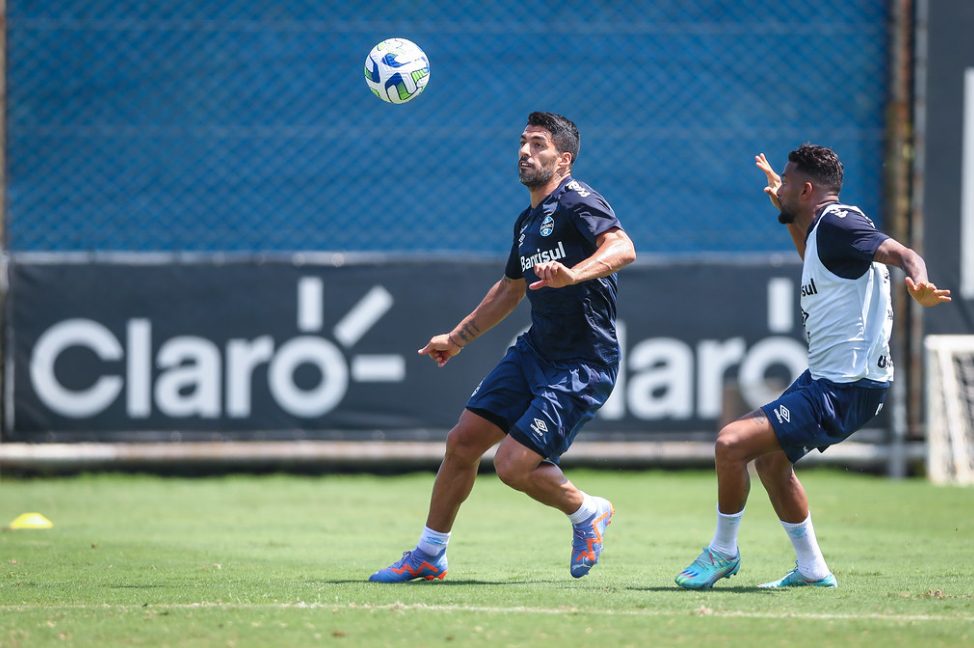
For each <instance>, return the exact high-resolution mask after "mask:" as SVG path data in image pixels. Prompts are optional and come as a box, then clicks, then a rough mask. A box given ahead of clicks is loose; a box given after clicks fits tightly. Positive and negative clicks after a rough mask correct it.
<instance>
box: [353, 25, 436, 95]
mask: <svg viewBox="0 0 974 648" xmlns="http://www.w3.org/2000/svg"><path fill="white" fill-rule="evenodd" d="M429 79H430V62H429V59H428V58H426V54H425V53H424V52H423V50H421V49H419V47H418V46H417V45H416V43H414V42H412V41H408V40H406V39H405V38H387V39H386V40H384V41H382V42H381V43H379V44H378V45H376V46H375V47H373V48H372V51H371V52H369V56H368V58H366V59H365V82H366V83H367V84H368V85H369V89H370V90H372V92H373V93H374V94H375V96H376V97H378V98H379V99H382V100H383V101H388V102H389V103H395V104H401V103H406V102H407V101H412V100H413V99H415V98H416V97H418V96H419V95H420V94H421V93H422V92H423V89H424V88H425V87H426V83H427V82H428V81H429Z"/></svg>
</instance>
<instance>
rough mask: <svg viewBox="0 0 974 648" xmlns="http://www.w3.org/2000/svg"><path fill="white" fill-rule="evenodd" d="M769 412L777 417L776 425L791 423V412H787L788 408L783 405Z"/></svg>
mask: <svg viewBox="0 0 974 648" xmlns="http://www.w3.org/2000/svg"><path fill="white" fill-rule="evenodd" d="M771 411H772V412H774V415H775V416H776V417H778V423H791V412H789V411H788V408H787V407H785V406H784V405H779V406H778V407H777V408H776V409H773V410H771ZM806 452H807V450H806Z"/></svg>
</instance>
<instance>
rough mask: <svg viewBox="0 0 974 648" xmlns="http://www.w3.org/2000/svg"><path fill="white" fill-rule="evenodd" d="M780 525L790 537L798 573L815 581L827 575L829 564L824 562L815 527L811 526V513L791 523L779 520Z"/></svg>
mask: <svg viewBox="0 0 974 648" xmlns="http://www.w3.org/2000/svg"><path fill="white" fill-rule="evenodd" d="M781 526H783V527H784V528H785V533H787V534H788V537H789V538H790V539H791V544H792V545H793V546H794V547H795V556H796V557H797V558H798V573H800V574H801V575H802V576H804V577H805V578H807V579H808V580H811V581H817V580H821V579H823V578H825V577H826V576H828V575H829V566H828V565H826V564H825V557H824V556H823V555H822V550H821V549H819V547H818V539H817V538H816V537H815V528H814V527H813V526H812V514H811V513H809V514H808V517H807V518H805V520H804V521H803V522H798V523H792V522H785V521H784V520H781Z"/></svg>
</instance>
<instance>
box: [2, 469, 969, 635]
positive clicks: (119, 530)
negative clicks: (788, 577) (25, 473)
mask: <svg viewBox="0 0 974 648" xmlns="http://www.w3.org/2000/svg"><path fill="white" fill-rule="evenodd" d="M569 477H571V478H572V479H573V481H575V483H576V484H578V485H579V486H580V487H581V488H583V489H585V490H587V491H589V492H592V493H597V494H599V495H603V496H606V497H609V498H610V499H611V500H612V501H613V502H614V504H615V506H616V510H617V515H616V518H615V521H614V522H613V524H612V526H611V527H609V530H608V532H607V534H606V549H605V552H604V554H603V557H602V562H601V563H600V564H599V566H598V567H596V568H595V569H594V570H593V571H592V573H591V574H590V575H589V576H588V577H586V578H584V579H581V580H577V581H576V580H574V579H572V578H571V577H570V576H569V575H568V567H567V562H568V554H569V549H568V546H569V535H570V531H569V526H568V523H567V521H566V520H565V518H564V517H563V516H562V515H561V514H559V513H558V512H556V511H554V510H550V509H547V508H545V507H542V506H541V505H539V504H536V503H534V502H533V501H531V500H529V499H528V498H527V497H525V496H524V495H521V494H519V493H515V492H513V491H511V490H509V489H507V488H506V487H504V486H503V485H502V484H500V483H499V482H498V480H497V478H496V477H495V476H494V475H492V474H485V475H481V477H480V479H479V480H478V484H477V486H476V487H475V489H474V492H473V495H472V496H471V498H470V500H469V501H468V502H467V505H466V506H465V508H464V509H463V511H462V512H461V516H460V519H459V521H458V523H457V525H456V528H455V529H454V535H453V539H452V541H451V545H450V573H449V575H448V576H447V578H446V580H445V581H442V582H434V583H427V582H417V583H411V584H407V585H394V586H389V585H374V584H370V583H367V582H366V578H367V577H368V575H369V574H370V573H371V572H372V571H373V570H375V569H376V568H378V567H381V566H384V565H386V564H388V563H389V562H391V561H393V560H394V559H396V558H398V557H399V554H400V553H401V552H402V551H403V550H405V549H407V548H411V547H412V546H413V544H414V543H415V541H416V538H417V537H418V534H419V531H420V530H421V528H422V523H423V521H424V519H425V511H426V504H427V497H428V493H429V488H430V486H431V484H432V475H430V474H417V475H406V476H397V477H375V476H369V475H336V476H325V477H320V478H318V477H300V476H278V475H273V476H230V477H218V478H200V479H182V478H179V479H177V478H158V477H146V476H119V475H97V476H83V477H75V478H61V479H34V480H11V479H4V480H3V481H0V523H2V524H4V525H5V524H7V523H8V522H9V521H10V520H12V519H13V518H14V517H15V516H16V515H18V514H20V513H23V512H26V511H39V512H42V513H44V514H45V515H47V516H48V517H49V518H51V519H52V520H53V521H54V524H55V527H54V528H53V529H49V530H18V531H4V532H3V533H0V570H2V572H0V573H2V578H0V646H44V645H57V646H71V645H76V646H81V645H85V646H109V645H111V646H119V645H121V646H140V645H152V646H159V645H168V646H309V645H318V644H323V645H333V646H342V645H344V646H371V645H375V646H439V645H448V646H467V645H474V646H541V645H558V646H583V645H584V646H589V645H596V646H670V645H672V646H708V645H714V646H738V645H739V646H756V645H762V646H788V647H794V646H822V645H834V646H877V645H882V646H884V647H888V646H914V645H923V646H925V647H929V646H961V645H974V489H961V488H938V487H934V486H931V485H929V484H927V483H925V482H923V481H920V480H910V481H903V482H891V481H887V480H884V479H880V478H875V477H868V476H861V475H855V474H851V473H836V472H822V471H815V470H812V471H806V472H805V473H804V474H803V475H802V477H803V481H804V482H805V485H806V488H807V489H808V491H809V495H810V498H811V501H812V512H813V516H814V518H815V521H816V530H817V532H818V536H819V540H820V542H821V544H822V547H823V550H824V552H825V556H826V558H827V559H828V560H829V563H830V566H831V568H832V570H833V571H834V573H835V574H836V576H837V577H838V579H839V589H837V590H832V591H822V590H791V591H781V592H768V591H763V590H758V589H756V588H755V585H756V584H757V583H760V582H764V581H767V580H771V579H773V578H777V577H780V576H782V575H783V574H784V573H785V572H786V571H787V570H788V569H790V568H791V566H792V561H793V553H792V550H791V545H790V544H789V542H788V540H787V537H786V536H785V534H784V532H783V531H782V530H781V527H780V526H779V525H778V522H777V520H776V519H775V518H774V516H773V514H772V512H771V509H770V506H769V505H768V503H767V500H766V497H765V496H764V493H763V491H762V489H761V486H760V484H759V483H758V482H757V480H755V483H754V488H753V491H752V498H751V502H750V503H749V505H748V510H747V514H746V516H745V520H744V524H743V527H742V532H741V547H742V553H743V559H744V562H743V565H742V569H741V573H740V574H739V575H738V576H736V577H734V578H733V579H731V580H729V581H722V582H721V583H720V584H719V585H718V586H717V588H715V589H714V590H712V591H710V592H687V591H682V590H679V589H678V588H676V586H675V585H674V584H673V576H674V575H675V574H676V573H677V572H678V571H679V570H680V569H681V568H682V567H683V566H684V565H685V564H686V563H688V562H689V561H690V560H692V559H693V558H694V557H695V556H696V554H697V553H698V552H699V551H700V548H701V547H702V546H703V545H705V544H706V543H707V541H708V540H709V539H710V534H711V532H712V527H713V516H714V491H715V483H714V478H713V476H712V475H711V474H709V473H702V472H608V471H606V472H601V471H582V470H576V471H569Z"/></svg>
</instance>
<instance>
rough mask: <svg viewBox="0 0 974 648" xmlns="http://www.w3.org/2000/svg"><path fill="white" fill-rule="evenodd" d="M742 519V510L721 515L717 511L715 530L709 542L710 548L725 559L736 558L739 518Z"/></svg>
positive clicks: (718, 510)
mask: <svg viewBox="0 0 974 648" xmlns="http://www.w3.org/2000/svg"><path fill="white" fill-rule="evenodd" d="M743 517H744V509H741V510H740V511H738V512H737V513H730V514H727V513H721V512H720V509H719V508H718V509H717V529H716V530H715V531H714V539H713V540H711V541H710V548H711V549H713V550H714V551H716V552H718V553H720V554H721V555H723V556H724V557H725V558H735V557H737V554H738V550H737V530H738V529H739V528H740V526H741V518H743Z"/></svg>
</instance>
